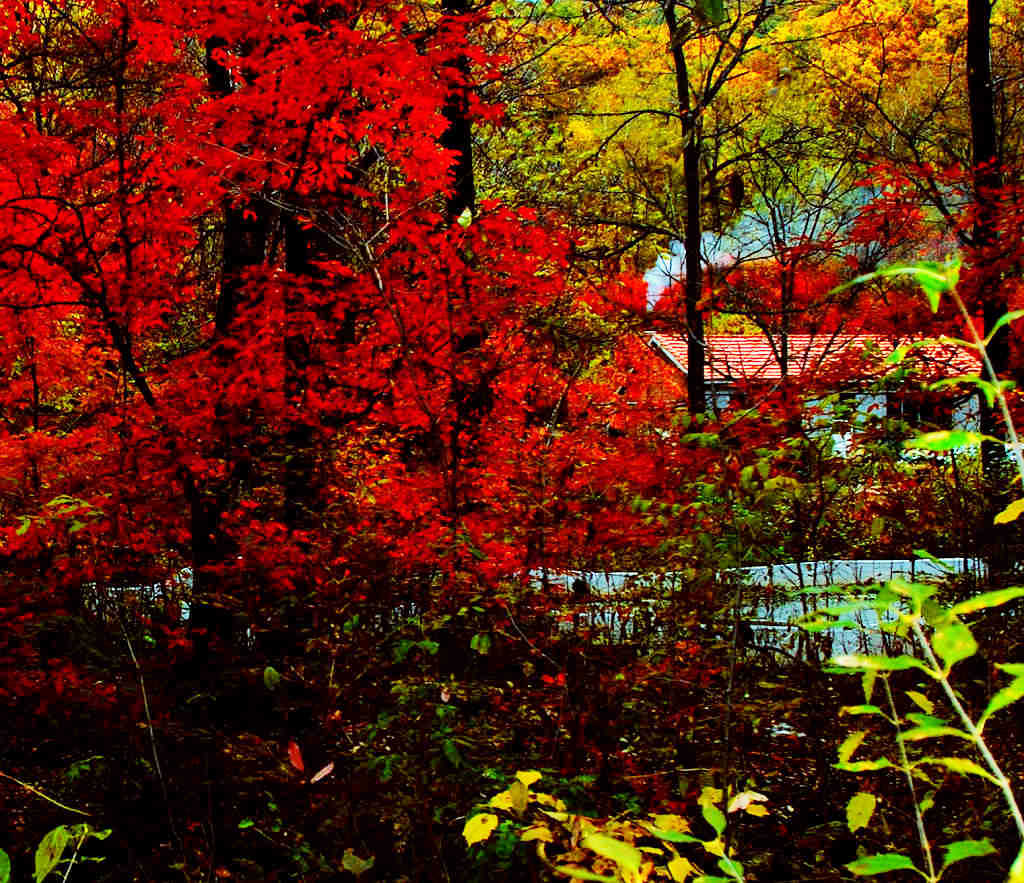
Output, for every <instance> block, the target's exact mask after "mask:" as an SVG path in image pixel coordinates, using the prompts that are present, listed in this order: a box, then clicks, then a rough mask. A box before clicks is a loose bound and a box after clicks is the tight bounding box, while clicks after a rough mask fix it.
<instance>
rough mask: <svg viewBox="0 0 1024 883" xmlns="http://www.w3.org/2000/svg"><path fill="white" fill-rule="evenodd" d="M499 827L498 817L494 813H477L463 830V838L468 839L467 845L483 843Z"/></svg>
mask: <svg viewBox="0 0 1024 883" xmlns="http://www.w3.org/2000/svg"><path fill="white" fill-rule="evenodd" d="M497 827H498V817H497V816H496V815H495V814H494V813H492V812H482V813H477V814H476V815H475V816H473V818H471V819H468V820H467V821H466V824H465V825H464V826H463V828H462V836H463V837H465V838H466V843H467V844H468V845H470V846H472V845H473V844H474V843H482V842H483V841H484V840H486V839H487V838H488V837H490V836H491V832H492V831H493V830H494V829H495V828H497Z"/></svg>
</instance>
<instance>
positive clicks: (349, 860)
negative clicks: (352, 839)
mask: <svg viewBox="0 0 1024 883" xmlns="http://www.w3.org/2000/svg"><path fill="white" fill-rule="evenodd" d="M373 862H374V856H372V855H371V856H370V857H369V858H360V857H359V856H358V855H356V854H355V853H354V852H353V851H352V847H349V848H348V849H346V850H345V855H344V856H343V857H342V859H341V867H342V870H345V871H348V872H349V873H350V874H354V875H355V876H356V877H358V876H360V875H361V874H365V873H366V872H367V871H368V870H370V868H372V867H373Z"/></svg>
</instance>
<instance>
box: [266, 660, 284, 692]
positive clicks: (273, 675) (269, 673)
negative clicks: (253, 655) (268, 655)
mask: <svg viewBox="0 0 1024 883" xmlns="http://www.w3.org/2000/svg"><path fill="white" fill-rule="evenodd" d="M280 683H281V673H280V672H279V671H278V670H277V669H276V668H274V666H272V665H268V666H267V667H266V668H265V669H263V686H265V687H266V688H267V689H268V690H276V689H277V685H278V684H280Z"/></svg>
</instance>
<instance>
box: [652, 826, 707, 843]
mask: <svg viewBox="0 0 1024 883" xmlns="http://www.w3.org/2000/svg"><path fill="white" fill-rule="evenodd" d="M647 830H648V831H649V832H650V834H651V836H652V837H657V838H658V839H659V840H667V841H668V842H669V843H700V842H701V841H700V840H698V839H697V838H696V837H691V836H690V835H689V834H681V833H680V832H679V831H668V830H666V829H665V828H655V827H650V828H648V829H647Z"/></svg>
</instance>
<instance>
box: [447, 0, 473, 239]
mask: <svg viewBox="0 0 1024 883" xmlns="http://www.w3.org/2000/svg"><path fill="white" fill-rule="evenodd" d="M441 8H442V9H443V10H444V12H445V13H446V14H447V15H464V14H465V13H467V12H468V11H469V0H443V2H442V4H441ZM455 69H456V70H457V72H458V74H459V76H460V77H461V78H465V77H466V76H467V75H468V73H469V61H468V60H467V59H466V58H460V59H459V60H458V61H457V62H456V64H455ZM468 91H469V90H468V86H467V85H462V86H460V87H459V88H457V89H455V90H453V92H452V94H451V97H450V98H449V99H448V102H447V103H446V104H445V108H444V115H445V119H446V120H447V121H448V128H447V129H446V130H445V133H444V135H442V136H441V146H442V147H444V148H446V149H448V150H452V151H454V152H455V155H456V159H455V165H454V168H453V172H454V177H455V183H454V188H453V191H452V195H451V196H450V197H449V199H448V204H447V215H448V220H449V221H454V220H455V219H456V218H458V217H459V216H460V215H461V214H462V212H463V211H464V210H465V209H469V210H470V211H473V210H474V208H475V206H476V179H475V177H474V175H473V126H472V123H471V121H470V118H469V100H468V98H469V97H468Z"/></svg>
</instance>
